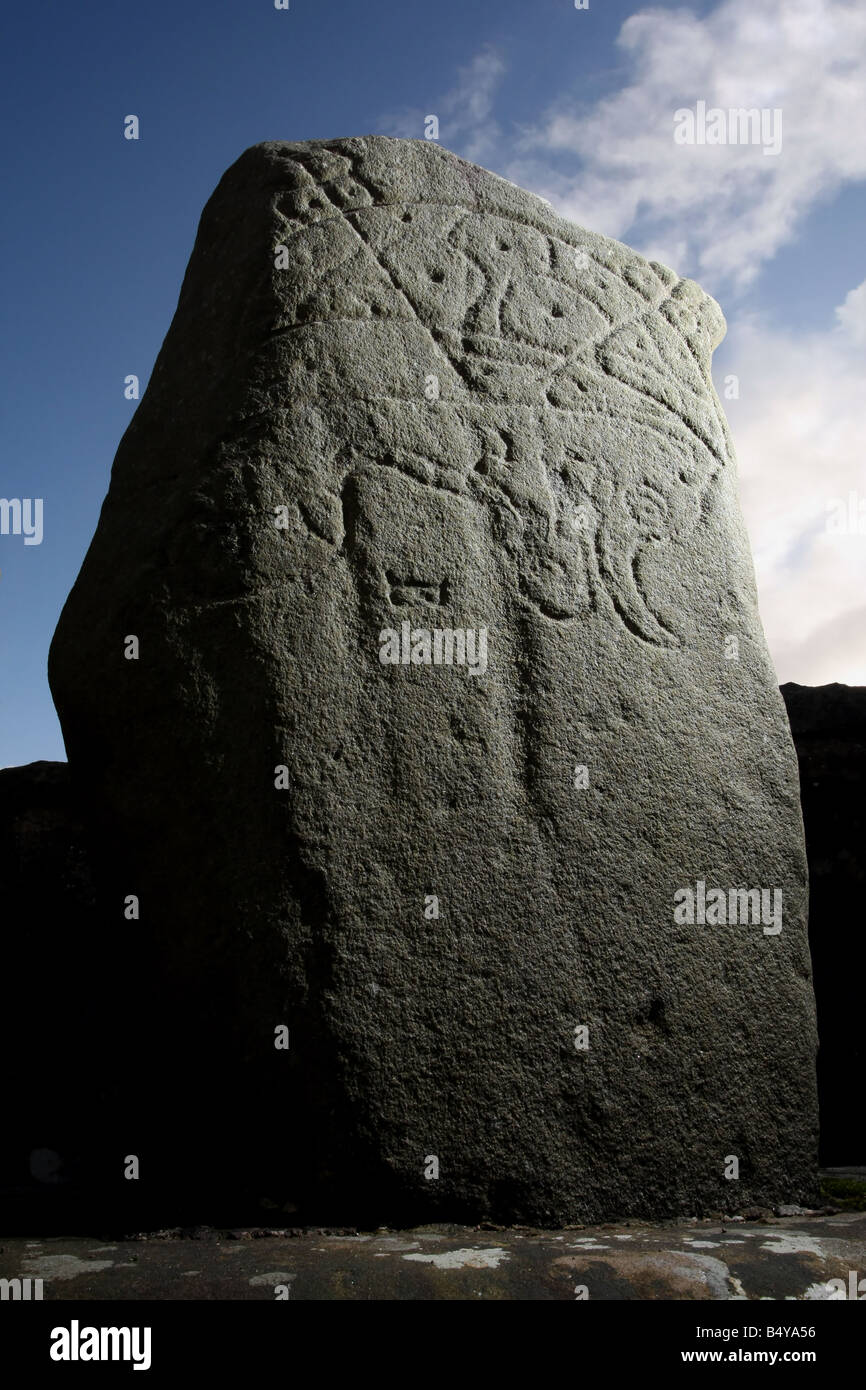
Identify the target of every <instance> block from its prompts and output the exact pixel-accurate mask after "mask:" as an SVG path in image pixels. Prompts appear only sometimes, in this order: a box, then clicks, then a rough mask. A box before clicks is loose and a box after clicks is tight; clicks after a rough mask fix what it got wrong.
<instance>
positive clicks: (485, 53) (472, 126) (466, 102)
mask: <svg viewBox="0 0 866 1390" xmlns="http://www.w3.org/2000/svg"><path fill="white" fill-rule="evenodd" d="M505 71H506V65H505V62H504V60H503V58H502V56H501V55H500V54H499V53H498V52H497V50H496V49H495V48H493V47H492V46H489V45H488V46H487V47H485V48H482V49H481V50H480V52H478V53H476V55H475V57H474V58H473V59H472V61H471V62H470V63H467V64H466V66H465V67H462V68H458V70H457V80H456V82H455V83H454V86H453V87H451V88H450V89H449V91H447V92H446V93H445V95H444V96H442V97H440V98H438V99H434V100H433V101H432V105H431V106H429V107H428V108H427V110H422V109H421V107H407V108H405V109H404V110H402V111H398V112H391V113H390V114H389V115H386V116H384V117H383V118H382V120H381V122H380V128H381V130H382V132H383V133H384V134H386V135H401V136H404V137H414V138H415V139H420V138H421V137H422V136H423V135H424V121H425V119H426V117H427V116H428V115H432V116H436V117H438V120H439V141H440V143H441V144H442V145H444V146H446V147H447V148H451V149H455V148H459V150H460V153H461V154H462V155H463V156H464V158H466V159H472V160H475V161H476V162H479V161H481V160H484V159H490V160H492V159H494V158H495V154H496V151H497V149H498V148H499V145H500V142H501V139H502V131H501V128H500V126H499V125H498V123H497V122H496V121H495V120H494V118H493V114H492V113H493V103H494V99H495V96H496V91H497V88H498V86H499V83H500V82H501V80H502V78H503V77H504V75H505Z"/></svg>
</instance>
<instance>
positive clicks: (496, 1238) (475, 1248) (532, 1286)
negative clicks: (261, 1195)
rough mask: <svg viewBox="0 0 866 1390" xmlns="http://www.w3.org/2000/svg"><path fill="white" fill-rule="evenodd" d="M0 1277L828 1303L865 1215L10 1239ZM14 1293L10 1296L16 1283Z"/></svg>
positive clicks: (294, 1294) (74, 1285)
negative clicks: (545, 1227)
mask: <svg viewBox="0 0 866 1390" xmlns="http://www.w3.org/2000/svg"><path fill="white" fill-rule="evenodd" d="M0 1279H8V1280H15V1279H21V1280H24V1279H30V1280H35V1279H41V1280H42V1281H43V1284H42V1290H43V1298H44V1300H46V1301H48V1300H52V1301H61V1302H62V1301H67V1300H73V1301H78V1300H91V1299H92V1300H111V1301H115V1300H116V1301H124V1300H126V1301H132V1300H144V1299H146V1300H151V1299H153V1300H182V1301H198V1300H243V1301H253V1300H262V1299H268V1300H274V1299H289V1300H293V1301H297V1300H302V1301H303V1300H470V1299H471V1300H478V1299H499V1300H572V1301H573V1300H575V1299H584V1298H588V1299H596V1300H598V1299H602V1300H620V1301H622V1300H671V1299H683V1300H698V1301H699V1300H705V1301H715V1300H794V1301H817V1300H822V1301H823V1300H832V1299H842V1298H845V1297H852V1296H853V1297H857V1296H858V1295H857V1292H856V1290H857V1284H858V1282H859V1281H861V1280H862V1281H863V1282H862V1288H861V1289H860V1291H859V1296H860V1297H861V1298H866V1213H864V1212H851V1211H835V1212H834V1211H823V1212H821V1213H808V1212H798V1213H796V1214H792V1215H787V1216H770V1215H767V1214H764V1215H762V1216H761V1217H760V1218H758V1219H755V1220H744V1219H742V1218H726V1219H719V1220H687V1221H680V1222H676V1223H673V1222H671V1223H663V1224H650V1223H641V1222H632V1223H621V1224H616V1225H605V1226H594V1227H574V1228H569V1229H566V1230H560V1231H538V1230H529V1229H515V1228H509V1229H490V1230H487V1229H485V1230H480V1229H477V1228H472V1227H458V1226H436V1227H424V1228H420V1229H417V1230H409V1231H387V1230H380V1231H376V1232H351V1231H330V1232H329V1231H316V1230H312V1231H310V1230H308V1231H302V1232H298V1231H277V1230H268V1231H265V1230H258V1231H256V1230H235V1231H216V1230H212V1229H210V1228H199V1229H198V1230H195V1231H182V1232H154V1233H151V1234H149V1235H140V1236H136V1237H134V1238H131V1239H124V1240H116V1241H105V1240H99V1239H96V1238H87V1237H75V1238H67V1237H61V1238H56V1239H32V1240H27V1239H14V1240H8V1239H7V1240H4V1241H3V1242H2V1245H0ZM831 1280H837V1281H842V1282H841V1284H838V1283H837V1284H836V1285H831V1283H830V1281H831ZM32 1287H33V1286H32V1285H31V1288H32ZM4 1292H6V1294H7V1296H10V1295H11V1296H14V1293H15V1286H14V1285H13V1286H10V1287H9V1289H8V1290H5V1289H4Z"/></svg>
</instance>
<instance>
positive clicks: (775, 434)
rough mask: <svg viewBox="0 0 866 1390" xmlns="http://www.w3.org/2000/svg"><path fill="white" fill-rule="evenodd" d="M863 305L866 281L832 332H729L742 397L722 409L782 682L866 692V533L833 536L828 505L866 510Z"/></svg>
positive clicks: (756, 324) (748, 324)
mask: <svg viewBox="0 0 866 1390" xmlns="http://www.w3.org/2000/svg"><path fill="white" fill-rule="evenodd" d="M864 308H866V281H864V282H863V284H861V285H858V286H857V288H856V289H855V290H852V291H851V293H850V294H849V295H848V296H847V298H846V300H845V304H844V305H843V306H841V307H840V308H839V309H837V310H836V323H835V324H834V326H833V327H831V328H829V329H827V330H826V331H824V332H812V333H807V334H799V335H796V336H790V335H787V334H784V333H780V332H778V331H777V330H774V329H772V328H769V327H767V326H766V325H764V324H762V323H761V322H760V321H757V320H755V319H742V320H740V321H739V322H738V323H736V324H734V325H733V327H732V328H731V329H730V333H729V349H730V352H729V355H730V359H731V360H730V365H729V366H727V365H726V367H725V373H726V374H727V372H728V371H732V372H735V373H736V374H737V376H738V377H739V389H740V398H739V400H736V401H724V405H725V409H726V412H727V415H728V419H729V421H730V424H731V429H732V431H733V436H734V442H735V445H736V449H737V458H738V468H739V475H740V495H741V500H742V505H743V512H744V515H745V518H746V524H747V526H748V529H749V535H750V538H751V542H752V552H753V555H754V560H755V572H756V578H757V582H758V593H759V597H760V604H761V616H762V618H763V622H764V630H765V632H766V634H767V640H768V642H769V645H770V651H771V653H772V655H773V659H774V661H775V663H776V669H777V671H778V675H779V680H780V681H788V680H795V681H799V682H800V683H801V684H803V685H821V684H824V683H825V682H828V681H834V680H838V681H844V682H846V683H847V684H849V685H866V534H858V533H857V532H856V531H852V530H849V531H848V532H847V533H846V534H834V533H833V532H832V531H831V530H829V529H828V521H832V519H833V518H834V511H833V509H832V507H831V505H830V504H831V503H833V502H841V503H843V504H844V505H845V509H846V511H847V510H848V506H849V497H850V494H851V493H854V495H855V503H857V502H862V503H863V506H864V508H866V416H864V412H863V407H862V393H863V381H864V375H866V351H864V348H866V335H864ZM862 524H864V525H866V517H864V521H863V523H862Z"/></svg>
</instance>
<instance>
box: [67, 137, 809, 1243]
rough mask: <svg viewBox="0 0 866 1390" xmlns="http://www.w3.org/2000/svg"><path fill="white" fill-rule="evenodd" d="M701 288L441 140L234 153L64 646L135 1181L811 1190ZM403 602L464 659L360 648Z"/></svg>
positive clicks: (715, 1199) (776, 841) (775, 799)
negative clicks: (706, 897) (693, 919)
mask: <svg viewBox="0 0 866 1390" xmlns="http://www.w3.org/2000/svg"><path fill="white" fill-rule="evenodd" d="M280 247H283V248H285V249H284V250H283V251H280V250H279V249H278V248H280ZM723 326H724V325H723V320H722V317H721V314H720V312H719V309H718V307H717V306H716V304H715V303H714V302H713V301H712V300H710V299H709V298H708V297H707V296H706V295H704V294H703V293H702V291H701V290H700V289H699V288H698V287H697V286H696V285H694V284H693V283H691V282H689V281H684V280H679V279H678V278H677V276H676V275H675V274H674V273H673V272H672V271H670V270H668V269H667V268H665V267H663V266H661V265H657V264H654V263H648V262H647V261H645V260H643V259H642V258H641V257H639V256H637V255H636V254H634V253H633V252H631V251H630V250H628V249H627V248H626V247H624V246H621V245H619V244H618V243H615V242H612V241H609V240H606V239H604V238H601V237H598V236H595V235H593V234H591V233H589V232H586V231H583V230H581V229H580V228H578V227H576V226H574V225H573V224H571V223H568V222H566V221H563V220H562V219H560V218H559V217H557V216H556V215H555V214H554V212H553V211H552V209H551V208H550V207H549V206H548V205H547V204H545V203H544V202H542V201H541V200H539V199H537V198H535V197H534V196H532V195H531V194H529V193H526V192H524V191H522V190H520V189H519V188H516V187H515V186H513V185H511V184H509V183H507V182H506V181H504V180H501V179H498V178H497V177H495V176H494V175H492V174H489V173H487V172H486V171H484V170H482V169H479V168H477V167H475V166H473V165H470V164H467V163H465V162H464V161H462V160H460V159H458V158H456V157H455V156H453V155H451V154H449V153H447V152H446V151H443V150H441V149H439V148H438V147H435V146H433V145H430V144H427V143H425V142H421V141H396V140H388V139H383V138H370V139H349V140H340V141H332V142H313V143H309V144H266V145H260V146H256V147H255V148H253V149H251V150H249V151H247V152H246V153H245V154H244V155H243V156H242V157H241V159H240V160H238V162H237V163H236V164H235V165H234V166H233V167H232V168H231V169H230V170H229V171H228V173H227V174H226V175H225V177H224V178H223V179H222V181H221V182H220V184H219V187H218V188H217V190H216V192H215V194H214V195H213V197H212V199H211V200H210V202H209V203H208V205H207V207H206V209H205V212H204V214H203V217H202V221H201V225H200V228H199V233H198V237H197V241H196V246H195V249H194V252H193V256H192V259H191V261H190V265H189V268H188V270H187V274H186V278H185V280H184V284H183V288H182V291H181V296H180V301H179V304H178V308H177V312H176V314H175V318H174V321H173V323H172V326H171V329H170V331H169V333H168V336H167V338H166V341H165V344H164V345H163V348H162V350H161V352H160V355H159V358H158V361H157V363H156V366H155V368H154V372H153V376H152V378H151V381H150V384H149V386H148V389H147V392H146V394H145V396H144V398H143V399H142V401H141V403H140V405H139V407H138V410H137V412H136V415H135V417H134V419H133V421H132V423H131V425H130V427H129V429H128V431H127V433H126V435H125V436H124V439H123V441H122V443H121V446H120V449H119V451H118V455H117V458H116V461H115V465H114V469H113V473H112V481H111V487H110V490H109V493H108V496H107V498H106V501H105V504H104V507H103V511H102V515H101V518H100V522H99V526H98V529H97V532H96V535H95V537H94V540H93V543H92V545H91V548H90V550H89V552H88V555H87V557H86V560H85V563H84V566H83V568H82V571H81V574H80V576H79V578H78V580H77V582H76V584H75V586H74V589H73V591H72V593H71V595H70V598H69V600H68V603H67V605H66V608H65V609H64V612H63V615H62V617H61V620H60V624H59V626H58V630H57V633H56V636H55V640H54V643H53V646H52V651H51V659H50V678H51V684H52V689H53V692H54V695H55V700H56V703H57V706H58V710H59V713H60V716H61V721H62V724H63V728H64V733H65V736H66V740H67V748H68V752H69V757H70V761H71V763H72V766H73V768H75V769H77V771H78V773H79V775H80V776H81V777H82V778H83V779H84V781H85V783H86V791H87V796H88V814H89V816H90V817H91V819H92V823H93V825H94V826H95V827H96V828H97V830H98V834H99V836H100V840H99V843H100V844H101V846H102V847H103V849H104V857H103V861H102V863H101V865H100V891H101V893H102V894H103V901H104V903H105V905H106V909H105V910H106V912H107V914H108V918H109V920H110V921H111V922H113V923H114V924H115V925H116V953H117V955H116V964H117V970H118V972H119V973H120V975H121V977H122V981H123V988H124V996H125V998H128V999H129V1006H128V1019H129V1023H128V1031H127V1033H126V1035H125V1036H126V1038H127V1039H128V1041H129V1049H130V1051H129V1066H130V1069H131V1070H130V1084H129V1127H128V1131H127V1132H128V1134H129V1136H130V1137H129V1146H128V1148H127V1152H130V1153H140V1154H141V1155H143V1162H142V1178H141V1187H142V1189H144V1188H145V1187H146V1186H147V1185H148V1184H149V1185H150V1190H152V1191H156V1190H158V1189H159V1187H160V1185H162V1187H163V1189H164V1191H165V1192H167V1193H170V1194H173V1195H174V1196H176V1197H177V1198H178V1199H179V1200H183V1199H184V1198H186V1197H190V1195H194V1196H195V1197H197V1198H199V1199H201V1200H202V1202H203V1203H204V1205H205V1206H207V1205H208V1202H209V1201H211V1199H212V1204H213V1203H216V1202H217V1199H222V1200H223V1201H224V1202H230V1200H231V1199H233V1198H234V1197H236V1196H237V1195H238V1194H245V1198H246V1197H249V1198H250V1199H258V1198H261V1197H262V1196H265V1195H266V1196H267V1198H268V1200H269V1201H272V1202H274V1203H275V1204H276V1205H277V1207H279V1208H281V1209H283V1210H286V1211H292V1212H296V1213H297V1214H298V1215H297V1219H298V1220H299V1221H302V1220H320V1219H323V1220H330V1221H347V1220H348V1221H353V1222H355V1221H362V1222H366V1221H371V1222H372V1223H373V1224H378V1223H379V1222H382V1221H387V1222H390V1223H392V1224H397V1223H403V1222H405V1221H407V1220H410V1221H417V1220H432V1219H437V1218H439V1217H446V1218H449V1219H469V1220H478V1219H482V1218H485V1217H490V1218H494V1219H500V1220H505V1221H509V1220H513V1221H518V1222H520V1221H532V1222H535V1223H540V1224H557V1223H563V1222H570V1221H573V1220H587V1219H601V1218H605V1217H607V1216H609V1215H610V1214H611V1213H616V1214H619V1215H625V1216H629V1215H633V1214H637V1215H641V1216H650V1215H665V1214H669V1213H676V1212H683V1211H685V1212H696V1213H698V1214H699V1213H700V1212H701V1211H702V1210H718V1209H730V1208H731V1206H732V1205H734V1204H739V1205H742V1206H748V1205H750V1204H754V1203H756V1202H765V1203H769V1204H772V1203H774V1202H776V1201H785V1202H794V1203H797V1202H800V1203H803V1204H805V1205H810V1204H813V1203H814V1199H815V1196H816V1182H815V1172H816V1157H817V1155H816V1127H817V1126H816V1120H817V1113H816V1094H815V1027H814V1004H813V996H812V986H811V978H810V964H809V954H808V946H807V939H806V925H805V915H806V870H805V856H804V848H803V834H802V822H801V818H800V810H799V801H798V785H797V767H796V761H795V757H794V751H793V747H792V744H791V739H790V733H789V730H788V727H787V721H786V720H785V716H784V708H783V705H782V701H781V697H780V695H779V691H778V689H777V687H776V685H775V679H774V673H773V669H772V665H771V663H770V660H769V657H768V654H767V650H766V647H765V643H764V638H763V634H762V631H761V627H760V620H759V616H758V611H757V605H756V596H755V587H754V581H753V573H752V565H751V558H750V554H749V549H748V543H747V539H746V536H745V532H744V528H743V524H742V521H741V518H740V512H739V505H738V501H737V493H736V482H735V473H734V466H733V460H732V450H731V445H730V441H729V438H728V432H727V428H726V425H725V421H724V418H723V415H722V411H721V408H720V406H719V402H718V400H717V398H716V396H715V394H714V392H713V389H712V385H711V381H710V375H709V368H710V355H711V351H712V349H713V347H714V346H715V344H716V343H717V342H718V340H719V338H720V337H721V334H722V332H723ZM280 509H284V510H280ZM404 622H406V623H408V624H409V625H410V631H421V630H428V631H431V630H434V629H440V630H441V629H451V630H454V629H462V630H471V631H472V632H479V631H480V630H482V629H484V630H486V633H487V640H488V646H487V662H486V669H485V670H484V671H483V672H482V671H481V670H476V671H472V670H470V669H469V668H468V666H466V665H462V666H461V665H450V666H449V665H436V664H420V663H419V664H409V665H403V664H397V665H391V664H382V662H381V660H380V646H381V640H382V639H381V633H382V632H384V631H386V630H388V629H394V630H396V631H397V632H401V631H402V624H403V623H404ZM130 635H134V636H136V637H137V638H138V640H139V643H140V655H139V659H137V660H128V659H125V656H124V650H125V643H126V639H127V638H128V637H129V636H130ZM732 636H733V637H736V638H737V640H738V644H739V652H738V656H737V657H736V659H735V658H734V657H733V655H732V652H733V647H732V645H731V643H730V641H729V640H728V639H730V638H731V637H732ZM417 650H418V651H419V652H421V653H422V654H423V646H419V647H418V648H417ZM282 766H285V767H286V768H287V769H288V777H287V782H288V785H287V787H285V788H283V787H278V786H277V785H275V782H276V781H277V780H278V778H277V775H276V773H275V769H276V768H278V767H282ZM579 767H586V769H587V776H588V785H587V786H581V785H579V783H580V781H581V777H580V775H579V774H578V775H576V768H579ZM576 782H577V783H578V785H576ZM698 882H705V883H706V884H707V886H708V887H709V888H719V887H720V888H721V889H723V890H729V889H733V888H747V889H756V888H757V889H765V890H770V891H771V893H772V891H774V890H779V891H781V892H782V895H783V929H782V931H781V932H779V933H778V934H774V935H770V934H767V933H765V931H764V930H763V927H762V925H761V924H760V923H759V924H749V925H741V924H721V925H711V926H708V925H704V926H699V925H689V924H687V923H678V922H676V921H675V920H674V901H675V898H674V895H675V893H676V892H677V891H678V890H680V889H685V888H687V887H689V886H691V888H692V889H695V888H696V885H697V884H698ZM129 894H137V895H139V896H140V903H141V916H140V920H138V921H134V922H130V921H127V920H125V918H124V906H123V905H124V900H125V897H126V896H127V895H129ZM434 896H435V898H437V899H438V904H439V916H438V918H437V917H433V916H432V915H431V913H432V911H433V907H432V904H431V902H430V899H431V898H433V897H434ZM112 914H113V915H112ZM133 985H134V986H135V991H134V998H133V990H132V987H133ZM280 1025H285V1026H287V1027H288V1028H289V1030H290V1048H289V1050H288V1051H278V1050H277V1049H276V1048H275V1046H274V1038H275V1028H277V1027H279V1026H280ZM579 1027H586V1028H588V1030H589V1032H588V1041H589V1046H588V1048H587V1049H580V1048H579V1047H578V1046H576V1043H577V1042H579V1041H580V1035H579V1034H576V1032H575V1030H576V1029H577V1028H579ZM136 1041H137V1042H138V1044H139V1047H140V1055H139V1056H138V1057H134V1056H133V1052H134V1047H135V1043H136ZM133 1078H137V1079H135V1080H133ZM732 1155H733V1156H736V1157H737V1158H738V1160H739V1165H740V1166H739V1180H738V1181H737V1182H734V1181H729V1180H727V1179H726V1178H725V1170H726V1164H727V1163H728V1159H729V1156H732ZM433 1157H435V1158H437V1159H438V1165H439V1175H438V1178H436V1177H431V1176H429V1175H430V1174H431V1172H432V1171H433V1166H432V1163H431V1160H432V1158H433ZM729 1171H730V1169H729ZM425 1172H426V1174H427V1175H428V1176H425ZM206 1194H209V1196H207V1197H206ZM208 1210H209V1215H210V1219H220V1218H218V1217H215V1216H214V1214H213V1205H211V1206H210V1207H209V1208H208Z"/></svg>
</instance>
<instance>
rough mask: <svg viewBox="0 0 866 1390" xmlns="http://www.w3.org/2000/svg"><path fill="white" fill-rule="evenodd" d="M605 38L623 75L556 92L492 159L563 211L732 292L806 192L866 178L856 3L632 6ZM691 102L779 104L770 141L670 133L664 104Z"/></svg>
mask: <svg viewBox="0 0 866 1390" xmlns="http://www.w3.org/2000/svg"><path fill="white" fill-rule="evenodd" d="M617 42H618V44H619V46H620V47H621V48H622V49H623V50H624V52H625V54H626V57H627V61H628V63H629V64H630V69H631V74H632V76H631V80H630V82H629V84H628V85H627V86H624V87H622V88H621V89H620V90H618V91H616V92H614V93H613V94H611V95H610V96H608V97H605V98H603V99H602V100H600V101H599V102H597V103H596V104H595V105H592V106H582V105H581V104H580V103H579V102H578V101H577V100H576V98H575V97H574V96H572V95H571V94H565V95H563V96H560V97H559V98H558V99H557V100H556V101H555V103H554V105H553V106H552V107H551V108H550V109H549V110H548V112H547V114H546V115H545V117H544V118H543V119H542V120H541V121H540V122H539V123H538V124H537V125H536V126H535V127H534V128H532V129H526V130H524V132H523V135H522V139H521V141H520V145H519V148H520V155H519V157H518V158H517V159H516V160H515V161H513V162H512V164H511V166H510V168H509V169H508V170H506V172H507V173H508V176H509V177H510V178H513V179H515V180H516V181H518V182H522V183H524V184H528V186H529V187H531V188H533V189H534V190H535V191H536V192H539V193H542V194H543V195H544V196H545V197H546V198H548V199H549V200H550V201H551V202H552V203H553V204H554V206H555V207H556V208H557V209H558V210H559V211H560V212H561V213H562V214H563V215H564V216H566V217H570V218H572V219H574V220H575V221H577V222H580V223H581V224H583V225H584V226H587V227H589V228H591V229H592V230H593V231H599V232H604V233H606V234H607V235H608V236H614V237H618V238H620V239H623V238H625V237H626V235H627V233H628V232H629V230H630V229H631V228H633V227H635V226H638V227H639V228H640V238H641V239H640V240H639V241H638V243H637V245H638V249H640V250H643V251H645V252H646V253H647V254H650V255H651V256H653V257H654V258H656V259H661V260H662V261H665V262H667V263H668V264H671V265H673V266H674V267H675V268H676V269H677V270H679V271H680V273H688V274H694V275H696V276H697V277H698V278H700V279H701V280H702V283H704V284H705V285H706V287H707V288H709V289H710V290H715V291H718V288H719V287H720V286H721V285H722V284H723V283H725V282H729V283H731V284H733V285H736V286H737V287H740V288H742V287H744V286H745V285H747V284H748V283H749V281H750V280H751V279H752V278H753V277H754V276H755V275H756V274H757V272H758V271H759V270H760V268H761V266H762V264H763V263H764V262H765V261H767V260H768V259H770V258H771V257H772V256H773V255H774V254H775V253H776V251H778V249H779V248H780V247H781V246H783V245H784V244H786V243H787V242H789V241H790V240H791V239H792V238H793V237H794V236H795V235H796V232H797V229H798V227H799V225H800V224H801V222H802V219H803V217H804V216H805V214H806V213H807V212H808V211H809V210H810V209H811V208H812V207H813V206H814V205H815V203H816V202H817V201H819V200H821V199H825V198H828V197H830V196H831V195H833V194H834V193H835V192H837V191H838V189H839V188H840V187H841V186H842V185H843V184H844V183H845V182H847V181H849V180H852V179H862V178H863V177H866V140H864V139H863V135H862V123H863V85H864V71H866V6H863V5H862V4H860V3H859V2H858V3H842V0H761V4H760V6H759V7H758V6H756V5H755V0H726V3H723V4H721V5H719V6H718V7H717V8H716V9H714V10H713V11H711V12H710V13H709V14H707V15H706V16H705V17H703V18H699V17H698V16H696V15H694V14H692V13H690V12H689V11H687V10H642V11H640V12H639V13H638V14H635V15H632V16H631V18H630V19H628V20H626V22H625V23H624V24H623V26H622V29H621V31H620V34H619V38H618V40H617ZM699 100H700V101H704V102H706V104H707V107H708V108H712V107H719V108H722V109H723V110H726V111H727V110H729V109H731V108H739V107H743V108H753V107H756V108H759V109H760V108H767V109H769V110H774V109H776V108H780V109H781V111H782V146H781V152H780V153H779V154H777V155H765V154H764V152H763V148H762V147H761V145H751V144H725V145H700V146H699V145H677V144H675V143H674V139H673V131H674V112H675V111H676V110H678V109H680V108H685V107H691V108H694V106H695V104H696V103H697V102H698V101H699ZM568 155H574V156H575V157H576V160H577V161H579V165H578V164H576V166H575V169H574V172H573V173H569V172H567V171H566V172H563V169H562V166H563V162H564V161H565V162H566V163H567V156H568ZM632 241H633V242H634V238H632Z"/></svg>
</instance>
